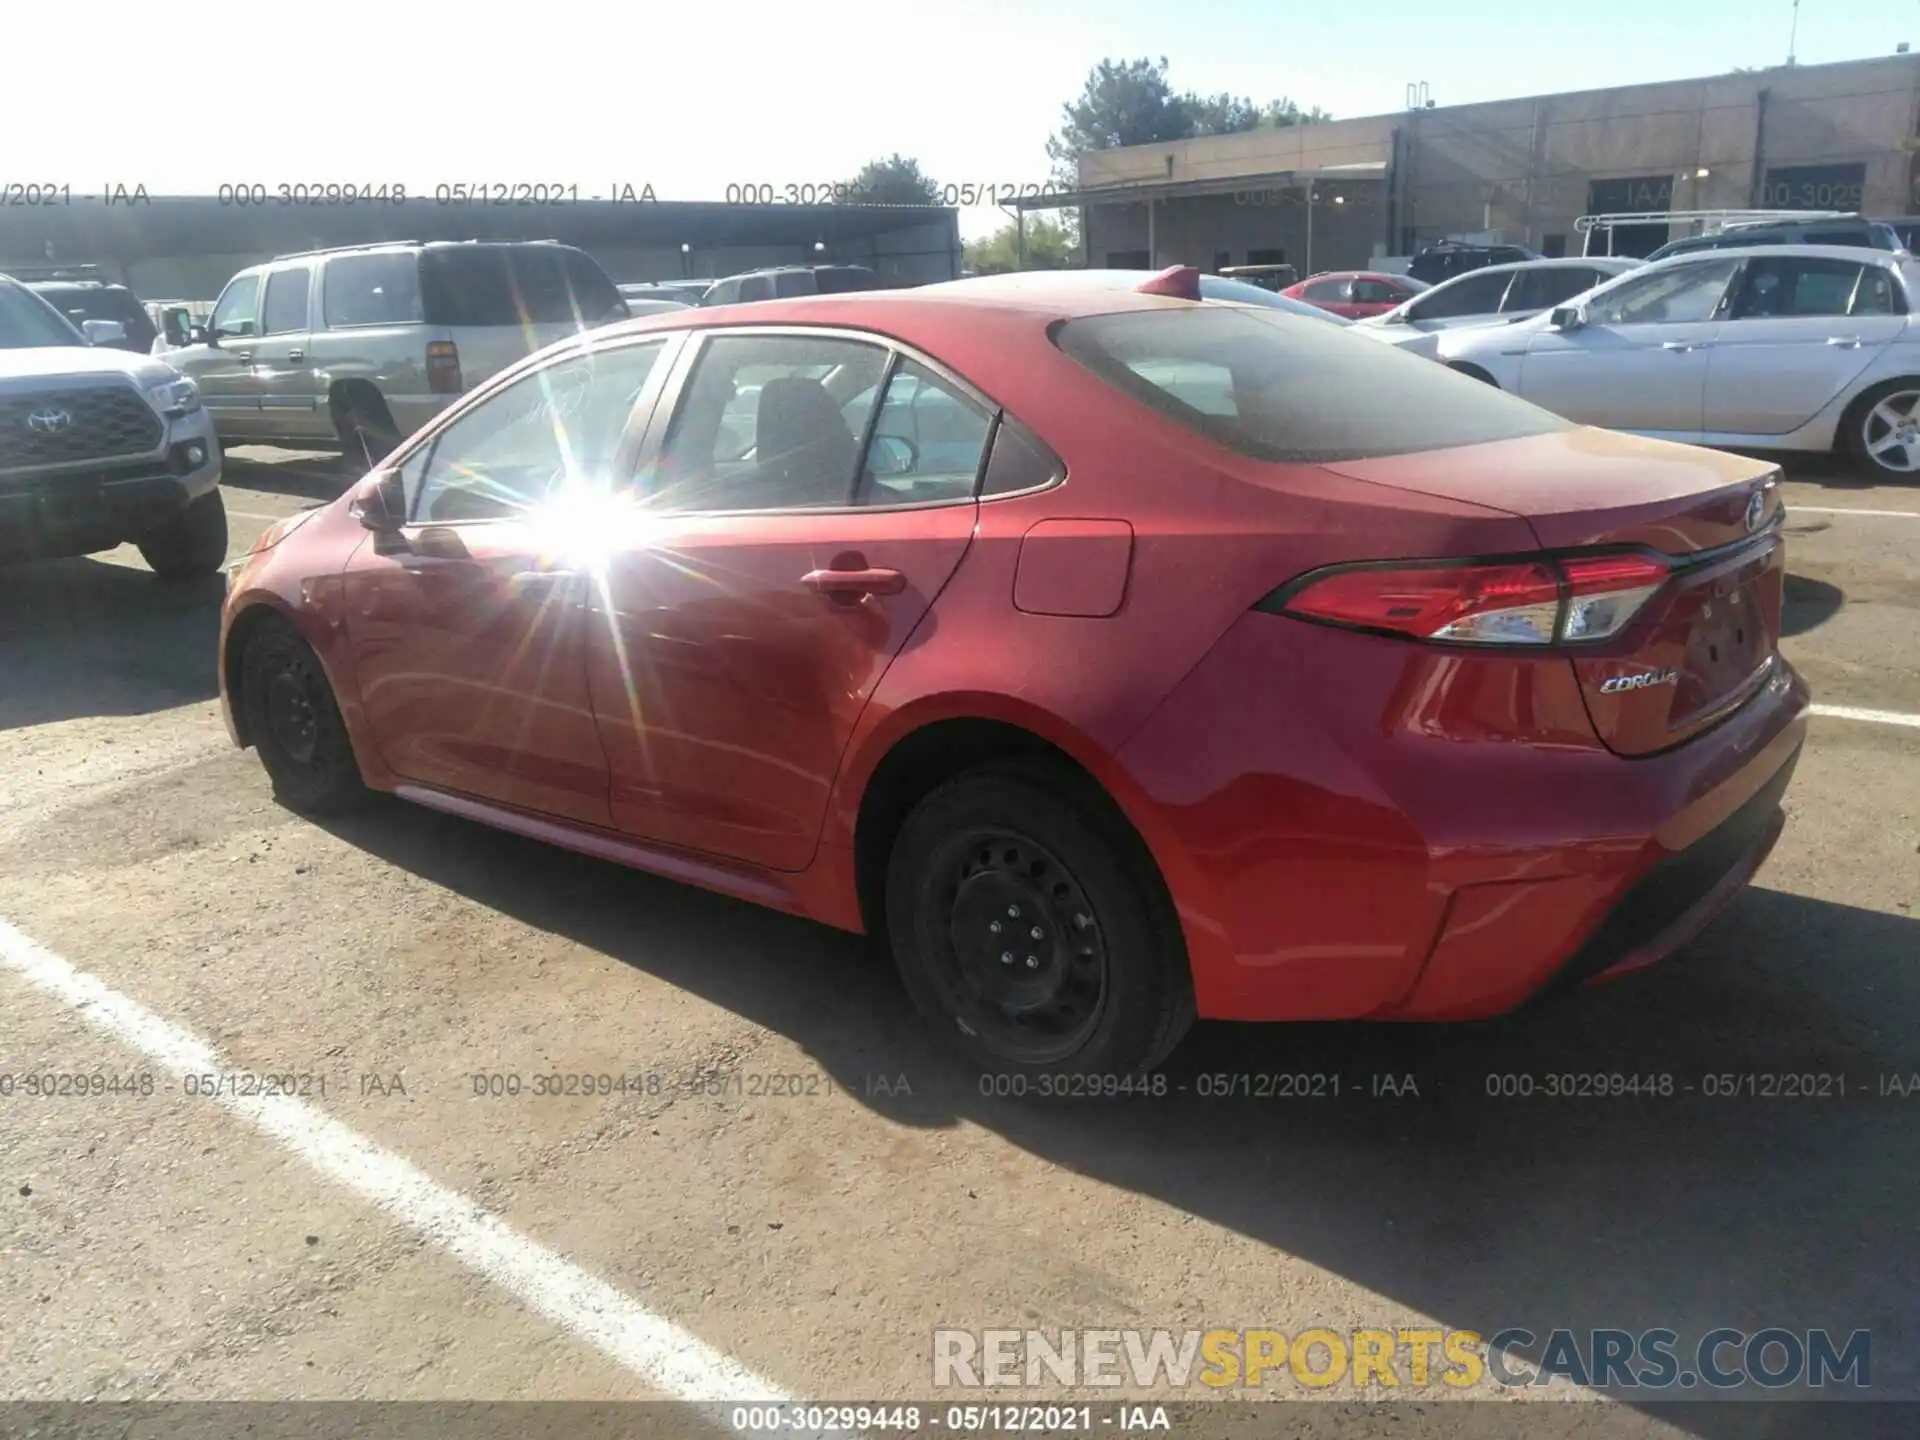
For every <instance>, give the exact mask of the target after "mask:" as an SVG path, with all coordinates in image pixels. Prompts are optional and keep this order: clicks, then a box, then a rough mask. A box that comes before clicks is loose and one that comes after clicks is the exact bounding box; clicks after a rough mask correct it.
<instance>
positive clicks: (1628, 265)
mask: <svg viewBox="0 0 1920 1440" xmlns="http://www.w3.org/2000/svg"><path fill="white" fill-rule="evenodd" d="M1767 248H1769V249H1773V250H1777V249H1779V248H1780V247H1779V246H1777V245H1773V246H1769V247H1767ZM1644 263H1645V262H1644V261H1640V260H1634V259H1630V258H1629V257H1627V256H1625V255H1557V256H1554V257H1553V258H1551V259H1547V260H1503V261H1501V262H1500V263H1499V264H1498V265H1482V266H1481V267H1480V268H1479V269H1477V270H1462V271H1461V272H1460V273H1459V274H1458V275H1449V276H1448V277H1447V278H1446V279H1444V280H1442V281H1441V282H1440V283H1439V284H1438V285H1435V286H1434V287H1433V290H1439V289H1442V288H1444V287H1446V286H1448V285H1454V284H1457V283H1458V282H1460V281H1462V280H1467V279H1471V278H1472V277H1473V276H1475V275H1510V274H1512V273H1513V272H1514V271H1516V270H1572V269H1575V268H1579V269H1583V270H1591V269H1593V268H1594V266H1595V265H1599V266H1602V267H1605V266H1608V265H1618V266H1620V267H1621V269H1622V270H1623V271H1625V270H1631V269H1634V268H1636V267H1638V266H1639V265H1642V264H1644ZM1433 290H1427V291H1424V292H1422V293H1424V294H1427V295H1431V294H1432V293H1433Z"/></svg>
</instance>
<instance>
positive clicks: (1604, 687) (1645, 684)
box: [1600, 670, 1680, 695]
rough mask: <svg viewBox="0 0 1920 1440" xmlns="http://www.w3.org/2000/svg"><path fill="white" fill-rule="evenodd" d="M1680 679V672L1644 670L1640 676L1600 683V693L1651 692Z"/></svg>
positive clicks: (1627, 676)
mask: <svg viewBox="0 0 1920 1440" xmlns="http://www.w3.org/2000/svg"><path fill="white" fill-rule="evenodd" d="M1679 678H1680V672H1679V671H1678V670H1642V671H1641V672H1640V673H1639V674H1638V675H1615V676H1613V677H1612V678H1611V679H1608V680H1602V681H1601V682H1600V693H1601V694H1602V695H1618V694H1620V693H1621V692H1622V691H1626V690H1649V689H1651V688H1653V687H1654V686H1655V685H1671V684H1673V682H1674V681H1676V680H1678V679H1679Z"/></svg>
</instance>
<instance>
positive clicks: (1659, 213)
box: [1573, 210, 1854, 255]
mask: <svg viewBox="0 0 1920 1440" xmlns="http://www.w3.org/2000/svg"><path fill="white" fill-rule="evenodd" d="M1853 214H1854V212H1853V211H1851V210H1635V211H1621V212H1616V213H1612V214H1606V215H1582V216H1581V217H1580V218H1579V219H1577V220H1575V221H1574V222H1573V228H1574V231H1575V233H1576V234H1578V235H1581V236H1583V237H1584V239H1583V240H1582V242H1581V246H1580V253H1581V254H1582V255H1591V254H1593V253H1595V252H1594V248H1593V245H1594V236H1595V234H1604V235H1605V236H1606V237H1607V248H1606V249H1605V250H1604V251H1602V252H1600V253H1602V254H1607V255H1611V254H1612V253H1613V232H1614V231H1615V230H1616V229H1619V228H1620V227H1622V226H1627V225H1665V226H1666V227H1668V229H1669V230H1671V229H1672V227H1673V226H1675V225H1685V226H1687V227H1688V228H1687V232H1686V233H1687V235H1688V236H1694V235H1718V234H1720V233H1721V232H1722V231H1724V230H1737V229H1739V228H1740V227H1741V226H1743V225H1764V224H1766V223H1767V222H1769V221H1774V220H1846V219H1851V218H1853Z"/></svg>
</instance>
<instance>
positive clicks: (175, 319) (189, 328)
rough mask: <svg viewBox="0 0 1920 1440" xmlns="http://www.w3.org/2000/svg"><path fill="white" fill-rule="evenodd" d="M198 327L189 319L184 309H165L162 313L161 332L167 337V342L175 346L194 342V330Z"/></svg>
mask: <svg viewBox="0 0 1920 1440" xmlns="http://www.w3.org/2000/svg"><path fill="white" fill-rule="evenodd" d="M196 328H197V327H196V326H195V325H194V324H193V322H192V321H190V320H188V319H187V312H186V311H184V310H179V309H174V310H164V311H162V312H161V314H160V333H161V334H162V335H165V336H166V337H167V344H169V345H174V346H182V345H191V344H193V332H194V330H195V329H196Z"/></svg>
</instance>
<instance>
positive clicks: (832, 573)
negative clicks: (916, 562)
mask: <svg viewBox="0 0 1920 1440" xmlns="http://www.w3.org/2000/svg"><path fill="white" fill-rule="evenodd" d="M800 583H801V584H802V585H804V586H806V587H807V588H808V589H809V590H811V591H813V592H814V593H815V594H816V595H898V594H899V593H900V592H901V591H902V590H904V589H906V588H907V577H906V576H905V575H902V574H901V573H900V572H899V571H898V570H809V571H808V572H807V573H806V574H804V575H802V576H801V577H800Z"/></svg>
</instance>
